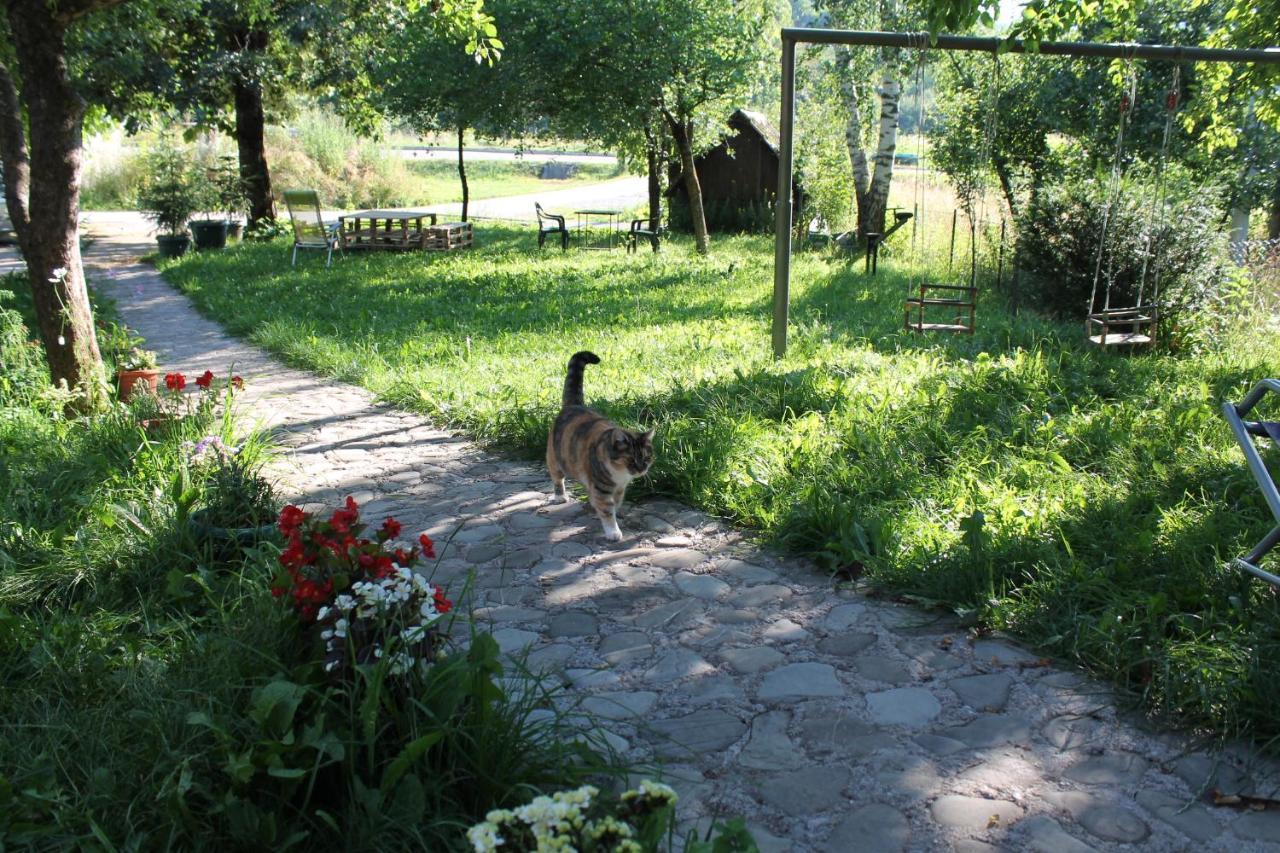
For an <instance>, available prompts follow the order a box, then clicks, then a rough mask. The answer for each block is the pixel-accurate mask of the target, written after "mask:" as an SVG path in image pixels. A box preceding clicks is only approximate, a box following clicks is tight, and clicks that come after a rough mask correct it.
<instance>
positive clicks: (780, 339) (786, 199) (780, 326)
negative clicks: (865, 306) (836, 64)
mask: <svg viewBox="0 0 1280 853" xmlns="http://www.w3.org/2000/svg"><path fill="white" fill-rule="evenodd" d="M795 101H796V43H795V42H794V41H793V40H791V39H789V38H784V39H783V40H782V106H781V108H780V110H779V112H780V113H781V115H780V120H779V122H778V130H779V136H780V137H781V149H780V150H779V152H778V198H777V203H776V204H775V207H776V209H777V222H776V228H775V234H774V250H773V357H774V358H782V357H783V356H784V355H786V354H787V314H788V311H789V307H790V302H791V167H792V140H791V136H792V121H793V119H794V116H795V110H796V103H795Z"/></svg>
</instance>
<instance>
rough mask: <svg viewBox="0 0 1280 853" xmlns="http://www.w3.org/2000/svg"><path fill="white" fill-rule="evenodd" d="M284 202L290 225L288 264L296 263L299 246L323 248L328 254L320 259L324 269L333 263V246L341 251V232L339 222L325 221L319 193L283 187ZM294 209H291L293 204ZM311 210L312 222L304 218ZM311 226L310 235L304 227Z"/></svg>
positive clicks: (306, 217) (339, 252)
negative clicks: (289, 258) (312, 233)
mask: <svg viewBox="0 0 1280 853" xmlns="http://www.w3.org/2000/svg"><path fill="white" fill-rule="evenodd" d="M283 196H284V205H285V207H286V208H288V210H289V222H290V224H291V225H292V226H293V260H291V261H290V262H289V266H291V267H296V266H297V265H298V250H299V249H325V250H327V252H328V254H327V255H326V257H325V260H324V266H325V269H328V268H329V266H330V265H331V264H332V263H333V250H334V249H337V250H338V254H342V235H341V234H340V233H339V223H337V222H325V221H324V215H323V214H322V213H321V212H320V194H319V193H317V192H316V191H315V190H285V191H284V193H283ZM295 204H296V205H297V206H298V209H297V210H296V211H295V210H294V205H295ZM312 213H314V214H315V220H316V221H315V223H314V224H312V223H311V222H308V221H307V220H308V218H309V216H310V214H312ZM308 228H311V229H314V230H315V234H314V235H308V234H306V233H305V231H306V229H308Z"/></svg>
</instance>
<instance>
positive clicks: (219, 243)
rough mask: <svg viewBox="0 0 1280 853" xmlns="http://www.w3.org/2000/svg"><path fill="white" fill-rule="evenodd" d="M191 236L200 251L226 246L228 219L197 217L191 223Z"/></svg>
mask: <svg viewBox="0 0 1280 853" xmlns="http://www.w3.org/2000/svg"><path fill="white" fill-rule="evenodd" d="M191 236H192V237H193V238H194V239H195V243H196V248H197V249H199V250H200V251H204V250H206V249H223V248H226V245H227V220H225V219H196V220H194V221H192V223H191Z"/></svg>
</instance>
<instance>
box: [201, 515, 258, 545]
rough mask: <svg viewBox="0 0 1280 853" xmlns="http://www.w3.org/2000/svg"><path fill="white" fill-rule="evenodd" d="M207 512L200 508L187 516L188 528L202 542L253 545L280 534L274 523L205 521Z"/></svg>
mask: <svg viewBox="0 0 1280 853" xmlns="http://www.w3.org/2000/svg"><path fill="white" fill-rule="evenodd" d="M207 514H208V511H207V510H203V509H198V510H196V511H195V512H193V513H191V515H189V516H187V529H188V530H190V531H191V535H192V536H194V537H195V538H196V539H198V540H199V541H201V542H209V543H212V544H214V545H233V544H234V545H241V546H252V545H256V544H257V543H259V542H262V541H265V540H270V539H274V538H276V537H277V535H278V533H277V530H276V526H275V525H274V524H264V525H262V526H260V527H218V526H216V525H213V524H209V523H208V522H207V521H205V517H206V515H207Z"/></svg>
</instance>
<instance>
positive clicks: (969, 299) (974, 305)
mask: <svg viewBox="0 0 1280 853" xmlns="http://www.w3.org/2000/svg"><path fill="white" fill-rule="evenodd" d="M919 287H920V292H919V295H918V296H911V297H908V298H907V300H906V303H905V305H904V308H905V310H904V316H903V321H902V322H903V328H906V329H911V330H912V331H914V332H953V333H959V334H966V335H972V334H973V330H974V327H975V326H976V325H977V323H976V314H977V309H978V288H976V287H973V286H971V285H959V284H932V283H928V282H922V283H921V284H920V286H919ZM934 291H941V292H942V293H943V294H944V295H931V294H932V293H933V292H934ZM926 308H951V309H953V311H952V312H949V313H953V314H954V317H955V322H954V323H932V322H930V323H926V322H925V319H924V315H925V309H926ZM912 313H914V314H915V318H914V319H912V316H911V315H912ZM966 313H967V314H968V315H969V316H968V322H965V314H966Z"/></svg>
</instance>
